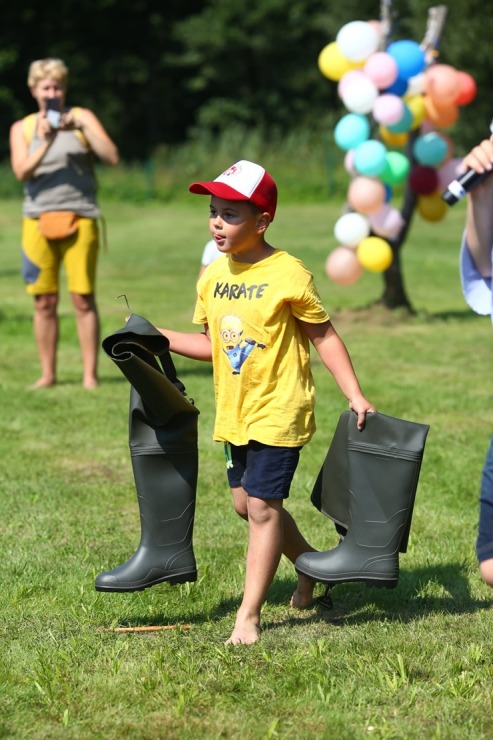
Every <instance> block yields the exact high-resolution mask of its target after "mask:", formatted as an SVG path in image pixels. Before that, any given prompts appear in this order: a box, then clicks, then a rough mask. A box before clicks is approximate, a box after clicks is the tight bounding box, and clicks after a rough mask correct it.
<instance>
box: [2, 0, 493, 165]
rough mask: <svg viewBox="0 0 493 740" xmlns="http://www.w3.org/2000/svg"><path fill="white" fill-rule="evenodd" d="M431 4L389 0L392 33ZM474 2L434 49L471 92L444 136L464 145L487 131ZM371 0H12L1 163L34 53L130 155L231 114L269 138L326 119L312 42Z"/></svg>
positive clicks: (188, 136) (490, 65) (322, 40)
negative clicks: (59, 72)
mask: <svg viewBox="0 0 493 740" xmlns="http://www.w3.org/2000/svg"><path fill="white" fill-rule="evenodd" d="M428 8H429V3H427V2H423V0H400V1H398V0H394V3H393V14H394V25H393V33H394V36H395V38H396V39H399V38H410V39H413V40H416V41H420V40H421V39H422V37H423V35H424V32H425V27H426V20H427V12H428ZM484 13H485V9H484V3H482V2H480V0H468V1H467V2H466V0H454V2H453V3H450V5H449V7H448V16H447V21H446V25H445V29H444V32H443V35H442V41H441V48H440V50H439V51H440V55H439V56H440V61H441V62H443V63H446V64H451V65H453V66H454V67H456V68H458V69H463V70H464V71H467V72H469V73H470V74H471V75H472V76H473V77H474V79H475V80H476V82H477V85H478V96H477V99H476V100H475V101H474V103H473V104H471V105H470V106H468V107H467V108H466V109H464V111H463V112H462V113H461V117H460V120H459V122H458V123H457V124H456V126H455V128H454V132H453V133H452V134H451V136H452V137H453V139H454V141H455V142H456V144H457V145H458V146H462V147H465V148H467V147H470V146H471V145H472V144H473V143H475V142H476V141H478V140H479V139H481V138H483V136H484V135H485V134H486V133H487V131H488V126H489V122H490V119H491V116H492V111H491V109H490V106H489V93H490V88H491V80H492V79H493V62H492V58H491V54H490V53H489V43H490V38H489V33H488V32H489V24H488V23H487V22H486V21H485V18H484ZM378 15H379V2H378V0H346V1H345V2H344V3H329V2H327V0H289V2H287V1H286V0H248V2H246V1H243V0H186V2H183V0H133V1H132V2H131V3H122V2H119V0H77V2H76V1H75V0H56V1H55V2H53V3H51V4H39V3H34V2H33V1H32V0H16V2H15V3H8V4H4V5H3V7H2V23H1V25H0V127H1V131H0V161H5V160H6V159H7V158H8V154H9V147H8V132H9V128H10V125H11V123H12V122H13V121H14V120H15V119H17V118H20V117H22V116H24V115H27V114H28V113H30V112H32V111H33V110H34V105H33V103H34V101H33V100H32V98H31V96H30V92H29V90H28V88H27V85H26V79H27V70H28V66H29V64H30V62H31V61H33V60H34V59H38V58H41V57H47V56H53V57H61V58H62V59H63V60H64V61H65V63H66V64H67V65H68V67H69V75H70V76H69V92H68V102H69V103H73V104H77V105H82V106H86V107H88V108H91V109H92V110H94V111H95V112H96V113H97V115H98V116H99V117H100V118H101V120H102V121H103V123H104V125H105V126H106V128H107V129H108V131H109V133H110V134H111V136H112V137H113V138H114V139H115V141H116V142H117V143H118V146H119V148H120V151H121V155H122V158H123V159H124V160H126V161H134V160H142V159H146V158H148V157H150V156H152V154H153V153H154V152H155V150H156V148H157V147H159V146H163V145H164V146H173V145H177V144H182V143H186V142H187V141H190V140H194V139H195V140H200V139H201V137H207V136H208V137H211V136H212V137H220V136H221V134H222V133H223V132H225V131H227V130H228V128H229V127H231V126H232V125H234V126H243V127H245V128H246V129H256V130H258V131H259V132H260V133H261V134H262V136H263V137H264V139H265V140H266V141H268V140H269V137H271V136H273V135H275V136H276V137H277V138H279V136H281V137H282V136H283V135H284V134H287V133H289V132H290V131H292V130H298V129H303V128H306V129H311V130H318V129H320V130H323V129H324V128H325V129H327V130H329V129H330V130H331V128H332V126H333V122H334V120H336V118H337V116H338V115H343V110H342V106H341V104H340V101H339V99H338V97H337V86H336V85H334V84H331V83H329V81H328V80H327V79H325V78H324V77H323V76H322V75H321V74H320V72H319V70H318V67H317V58H318V54H319V52H320V51H321V49H322V48H323V47H324V46H325V45H326V44H328V43H329V42H330V41H333V40H335V36H336V34H337V32H338V30H339V29H340V28H341V27H342V26H343V25H344V24H345V23H348V22H350V21H352V20H370V19H377V18H378Z"/></svg>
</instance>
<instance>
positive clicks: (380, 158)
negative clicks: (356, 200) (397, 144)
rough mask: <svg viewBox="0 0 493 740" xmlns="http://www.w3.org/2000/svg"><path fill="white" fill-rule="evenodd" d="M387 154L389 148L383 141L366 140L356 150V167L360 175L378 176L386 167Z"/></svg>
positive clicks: (354, 159)
mask: <svg viewBox="0 0 493 740" xmlns="http://www.w3.org/2000/svg"><path fill="white" fill-rule="evenodd" d="M386 154H387V148H386V146H385V144H382V142H381V141H377V140H376V139H369V140H368V141H364V142H363V143H362V144H360V145H359V146H358V147H357V148H356V149H355V150H354V158H353V164H354V168H355V170H356V171H357V172H358V173H359V174H360V175H366V176H367V177H377V176H378V175H379V174H380V173H381V172H382V171H383V169H384V168H385V164H386V161H387V160H386Z"/></svg>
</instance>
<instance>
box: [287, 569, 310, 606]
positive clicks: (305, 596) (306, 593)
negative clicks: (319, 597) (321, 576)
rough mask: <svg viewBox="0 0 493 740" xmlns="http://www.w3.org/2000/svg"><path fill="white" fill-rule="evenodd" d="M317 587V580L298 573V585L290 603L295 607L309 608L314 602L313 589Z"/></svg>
mask: <svg viewBox="0 0 493 740" xmlns="http://www.w3.org/2000/svg"><path fill="white" fill-rule="evenodd" d="M314 588H315V581H312V579H311V578H307V576H304V575H302V574H301V573H298V585H297V586H296V591H295V592H294V594H293V595H292V596H291V601H290V602H289V605H290V606H291V607H292V608H293V609H308V607H309V606H311V605H312V603H313V589H314Z"/></svg>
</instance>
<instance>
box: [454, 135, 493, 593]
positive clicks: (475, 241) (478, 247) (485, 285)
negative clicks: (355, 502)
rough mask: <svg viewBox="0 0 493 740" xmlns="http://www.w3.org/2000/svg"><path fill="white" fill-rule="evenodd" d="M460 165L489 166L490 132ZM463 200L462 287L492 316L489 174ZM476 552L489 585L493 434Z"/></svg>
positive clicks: (492, 163)
mask: <svg viewBox="0 0 493 740" xmlns="http://www.w3.org/2000/svg"><path fill="white" fill-rule="evenodd" d="M464 166H465V167H466V168H467V169H473V170H475V171H476V172H478V173H480V174H481V173H483V172H487V171H491V170H493V136H492V137H491V138H489V139H484V140H483V141H482V142H481V143H480V144H479V145H478V146H475V147H474V148H473V149H472V150H471V151H470V152H469V154H467V156H466V157H465V158H464ZM467 201H468V202H467V216H466V225H465V232H464V236H463V241H462V248H461V257H460V272H461V281H462V289H463V292H464V297H465V299H466V301H467V303H468V305H469V306H470V307H471V308H472V310H473V311H475V312H476V313H478V314H482V315H483V316H484V315H491V317H492V319H493V306H492V285H491V276H492V247H493V177H487V178H486V179H485V180H483V181H482V182H481V183H480V184H479V185H477V186H476V187H475V188H474V189H473V190H471V191H470V192H469V194H468V196H467ZM476 554H477V558H478V562H479V570H480V573H481V577H482V578H483V580H484V581H485V582H486V583H487V584H488V585H489V586H492V587H493V436H492V437H491V440H490V445H489V449H488V453H487V455H486V460H485V464H484V467H483V473H482V480H481V495H480V506H479V526H478V536H477V541H476Z"/></svg>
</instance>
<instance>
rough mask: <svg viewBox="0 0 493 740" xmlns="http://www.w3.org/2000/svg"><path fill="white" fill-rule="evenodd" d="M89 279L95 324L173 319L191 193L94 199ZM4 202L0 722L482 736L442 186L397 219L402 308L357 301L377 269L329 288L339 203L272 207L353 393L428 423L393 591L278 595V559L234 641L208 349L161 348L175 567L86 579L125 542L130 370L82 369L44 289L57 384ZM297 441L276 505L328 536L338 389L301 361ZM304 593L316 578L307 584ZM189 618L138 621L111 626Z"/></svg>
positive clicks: (184, 320) (461, 372)
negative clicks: (90, 372) (188, 500)
mask: <svg viewBox="0 0 493 740" xmlns="http://www.w3.org/2000/svg"><path fill="white" fill-rule="evenodd" d="M105 211H106V218H107V227H108V235H109V249H108V251H107V252H106V253H103V254H102V255H101V260H100V269H99V283H98V296H99V306H100V311H101V319H102V327H103V336H106V335H107V334H109V333H112V332H113V331H114V330H115V329H117V328H120V327H121V326H122V325H123V324H124V319H125V315H126V313H127V308H126V306H125V303H124V301H123V300H121V299H119V300H115V299H116V296H118V295H120V294H126V296H127V298H128V301H129V303H130V307H131V309H132V311H133V312H135V313H138V314H142V315H144V316H146V317H147V318H149V319H150V320H151V321H152V322H153V323H155V324H157V325H168V326H173V327H175V328H180V329H185V330H186V329H192V325H191V323H190V318H191V313H192V309H193V303H194V291H195V287H194V283H195V276H196V273H197V270H198V266H199V261H200V254H201V251H202V247H203V244H204V243H205V241H206V240H207V238H208V234H207V201H206V199H200V198H191V199H190V203H189V204H187V203H178V204H172V203H170V204H166V205H165V206H157V205H153V204H148V205H145V206H135V205H132V204H113V203H112V204H109V205H108V207H107V208H106V209H105ZM19 213H20V204H19V203H18V202H16V201H3V202H0V246H1V251H0V255H1V256H0V338H1V354H0V393H1V399H2V434H1V437H0V482H1V489H0V532H1V537H0V558H1V561H0V562H1V569H2V571H1V583H2V588H1V602H0V604H1V606H0V609H1V614H2V618H1V621H0V642H1V645H0V737H15V738H62V737H63V738H100V737H101V738H110V739H113V738H121V737H129V738H149V739H151V738H152V739H154V738H180V740H181V739H182V738H183V739H187V738H195V737H200V738H237V737H241V738H244V739H245V740H247V739H253V738H268V737H279V738H338V739H339V738H343V739H345V738H347V739H351V738H359V737H361V738H362V737H367V736H369V737H376V738H406V739H407V738H460V739H461V740H463V739H464V738H489V737H492V736H493V719H492V697H493V689H492V685H493V683H492V679H493V660H492V657H493V648H492V631H493V611H492V604H493V594H492V593H491V591H490V590H489V589H488V588H487V587H486V586H485V585H484V584H483V583H482V582H481V580H480V579H479V576H478V572H477V565H476V561H475V553H474V540H475V533H476V523H477V511H478V490H479V482H480V475H481V467H482V463H483V460H484V455H485V452H486V448H487V444H488V440H489V436H490V434H491V431H492V387H491V323H490V320H489V319H488V318H481V317H478V316H475V315H474V314H472V313H471V311H470V310H469V309H468V308H467V306H466V305H465V303H464V301H463V298H462V295H461V291H460V285H459V277H458V269H457V264H458V245H459V240H460V234H461V228H462V223H463V217H464V211H463V206H462V205H460V206H457V207H456V208H454V209H451V210H450V212H449V213H448V215H447V218H446V219H445V220H444V221H442V222H440V223H439V224H427V223H424V222H422V221H420V220H419V219H418V218H417V219H416V222H415V224H414V225H413V229H412V232H411V237H410V239H409V241H408V244H407V245H406V247H405V250H404V253H403V263H404V272H405V277H406V285H407V290H408V292H409V296H410V298H411V301H412V303H413V305H414V308H415V309H416V315H415V316H412V317H410V316H407V315H402V314H401V313H399V312H396V313H387V312H385V311H383V310H381V309H376V308H368V306H369V305H370V304H371V302H372V301H373V300H375V299H376V298H378V297H379V295H380V292H381V288H382V286H381V277H380V276H378V275H374V274H369V273H367V274H365V275H364V277H363V278H362V280H361V281H360V282H359V283H357V284H356V285H355V286H352V287H350V288H342V287H338V286H335V285H333V284H331V283H329V281H328V280H327V278H326V277H325V275H324V261H325V258H326V255H327V253H328V251H329V249H330V248H333V247H334V246H335V243H334V240H333V236H332V230H333V225H334V222H335V220H336V218H337V216H338V214H339V209H338V207H337V206H336V205H333V204H327V205H306V204H303V205H301V206H294V205H289V206H284V207H283V205H282V203H281V207H280V209H279V212H278V216H277V217H276V221H275V222H274V224H273V225H272V227H271V230H270V240H271V242H272V243H273V244H274V245H276V246H280V247H283V248H286V249H287V250H288V251H291V252H292V253H294V254H296V255H297V256H299V257H300V258H301V259H303V260H304V261H305V263H306V264H307V265H308V267H309V268H310V269H311V270H312V271H313V272H314V274H315V277H316V280H317V283H318V285H319V288H320V291H321V293H322V296H323V298H324V301H325V303H326V305H327V307H328V309H329V311H330V313H331V316H332V318H333V321H334V323H335V326H336V328H337V329H338V330H339V332H340V333H341V335H342V336H343V338H344V339H345V341H346V344H347V346H348V348H349V351H350V353H351V355H352V358H353V362H354V364H355V367H356V370H357V373H358V376H359V378H360V381H361V384H362V386H363V389H364V392H365V394H366V395H367V397H369V398H370V399H371V400H372V401H373V402H374V403H375V404H376V405H377V407H378V408H379V410H380V411H382V412H384V413H386V414H389V415H394V416H400V417H403V418H407V419H411V420H414V421H420V422H423V423H428V424H430V426H431V430H430V434H429V437H428V442H427V447H426V451H425V457H424V463H423V467H422V471H421V478H420V485H419V487H418V492H417V498H416V506H415V513H414V519H413V525H412V530H411V540H410V546H409V549H408V552H407V553H406V554H405V555H402V556H401V577H400V580H399V586H398V588H397V589H395V590H392V591H386V590H378V589H366V588H364V587H363V586H360V585H356V584H352V585H349V584H345V585H341V586H338V587H336V588H334V590H333V592H332V598H333V602H334V607H333V609H332V610H330V611H328V610H323V609H320V608H318V607H314V608H313V609H310V610H307V611H305V612H294V611H292V610H290V609H289V607H288V602H289V598H290V595H291V593H292V591H293V588H294V584H295V577H294V572H293V569H292V567H291V566H290V565H289V564H288V563H287V562H284V561H283V562H282V564H281V566H280V568H279V571H278V574H277V577H276V579H275V582H274V584H273V585H272V588H271V589H270V591H269V594H268V598H267V601H266V604H265V607H264V610H263V627H264V631H263V635H262V639H261V641H260V642H259V643H258V644H256V645H253V646H238V647H232V646H229V647H225V646H224V644H223V643H224V640H225V639H226V638H227V637H228V635H229V634H230V632H231V629H232V625H233V621H234V615H235V610H236V608H237V606H238V604H239V601H240V599H241V594H242V586H243V573H244V570H243V569H244V559H245V546H246V535H247V533H246V526H245V524H244V522H242V521H240V520H239V519H238V518H237V517H236V516H235V514H234V512H233V510H232V506H231V503H230V500H229V494H228V492H227V487H226V485H225V473H224V462H223V453H222V449H221V448H220V446H219V445H217V444H216V443H214V442H212V440H211V431H212V423H213V414H214V409H213V398H212V380H211V370H210V367H209V366H208V365H205V364H198V363H193V362H191V361H187V360H184V359H182V358H176V362H175V364H176V367H177V370H178V374H179V377H180V378H181V379H182V380H183V382H184V383H185V385H186V387H187V391H188V393H189V395H190V396H192V397H193V398H194V399H195V403H196V405H197V407H198V408H199V409H200V411H201V415H200V417H199V448H200V472H199V485H198V494H197V511H196V520H195V536H194V544H195V553H196V558H197V562H198V568H199V580H198V581H197V582H196V583H195V584H187V585H183V586H176V587H170V586H168V585H162V586H157V587H154V588H152V589H148V590H147V591H143V592H141V593H134V594H120V595H118V594H101V593H97V592H96V591H95V590H94V585H93V584H94V578H95V576H96V575H97V574H98V573H99V572H101V571H102V570H106V569H108V568H111V567H114V566H116V565H118V564H120V563H122V562H124V561H125V560H126V559H127V558H128V557H129V556H130V555H131V554H132V553H133V551H134V550H135V548H136V546H137V545H138V541H139V518H138V511H137V504H136V500H135V488H134V484H133V478H132V473H131V467H130V457H129V454H128V417H127V414H128V397H129V385H128V383H127V381H126V380H125V379H124V378H123V376H122V375H121V373H119V371H118V369H117V368H115V367H114V365H113V364H112V363H111V361H110V360H109V359H108V358H107V357H106V356H103V355H102V356H101V373H100V374H101V380H102V383H101V386H100V388H98V389H97V390H96V391H94V392H88V391H84V390H83V389H82V387H81V385H80V380H81V368H80V361H79V353H78V345H77V340H76V335H75V326H74V321H73V314H72V310H71V306H70V302H69V299H68V297H67V293H66V291H65V289H64V290H63V291H62V298H61V306H60V314H61V342H60V350H59V380H60V382H59V385H58V386H57V387H55V388H52V389H49V390H45V391H37V392H32V391H28V390H26V388H27V386H28V385H29V384H30V383H31V382H33V381H34V380H35V379H36V378H37V377H38V362H37V357H36V352H35V347H34V340H33V338H32V328H31V310H32V306H31V299H29V298H28V297H27V296H26V295H25V293H24V288H23V285H22V283H21V281H20V278H19V266H20V255H19ZM313 372H314V375H315V381H316V385H317V389H318V396H317V399H318V401H317V426H318V431H317V434H316V435H315V437H314V439H313V440H312V442H310V444H309V445H308V446H307V448H306V449H305V450H304V451H303V454H302V459H301V462H300V466H299V468H298V471H297V473H296V476H295V481H294V484H293V487H292V492H291V497H290V500H289V504H288V508H289V509H290V511H291V512H292V513H294V514H295V516H296V518H297V520H298V522H299V524H300V526H301V528H302V530H303V531H304V533H305V534H306V535H307V537H308V539H309V540H310V541H311V542H312V544H313V545H314V546H315V547H317V548H320V549H329V548H331V547H333V546H335V544H336V541H337V540H336V536H335V532H334V530H333V527H332V526H331V524H330V522H329V521H328V520H327V519H325V518H324V517H323V516H322V515H321V514H319V513H318V512H317V511H316V510H315V509H314V508H313V506H312V505H311V503H310V492H311V488H312V486H313V483H314V480H315V477H316V475H317V473H318V470H319V468H320V465H321V464H322V462H323V459H324V456H325V452H326V450H327V447H328V444H329V442H330V439H331V436H332V434H333V431H334V429H335V425H336V423H337V419H338V417H339V414H340V412H341V411H343V410H344V409H345V406H346V404H345V400H344V398H342V397H341V395H340V394H339V391H338V390H337V387H336V386H335V384H334V382H333V381H332V379H331V377H330V376H329V375H328V373H327V372H326V371H325V369H324V368H323V367H322V366H321V363H320V362H317V360H316V359H315V358H314V363H313ZM318 588H319V590H318V591H317V594H318V593H322V589H321V587H318ZM175 624H177V625H190V629H189V630H183V629H177V630H170V631H163V632H157V633H152V634H118V633H114V632H111V631H103V630H106V629H108V628H113V627H117V626H136V625H175Z"/></svg>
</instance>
